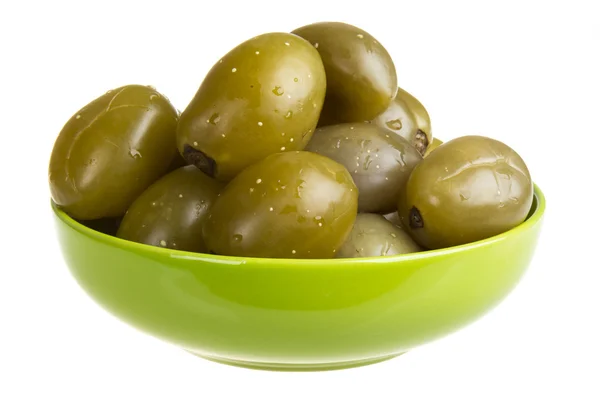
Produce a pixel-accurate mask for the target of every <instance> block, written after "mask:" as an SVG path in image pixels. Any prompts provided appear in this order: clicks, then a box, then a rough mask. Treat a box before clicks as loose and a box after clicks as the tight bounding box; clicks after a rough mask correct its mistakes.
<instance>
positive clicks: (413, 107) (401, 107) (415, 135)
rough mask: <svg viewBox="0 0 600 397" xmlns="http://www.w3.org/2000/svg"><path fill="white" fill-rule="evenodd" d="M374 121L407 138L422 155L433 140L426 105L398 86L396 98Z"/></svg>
mask: <svg viewBox="0 0 600 397" xmlns="http://www.w3.org/2000/svg"><path fill="white" fill-rule="evenodd" d="M372 122H373V123H374V124H377V125H379V126H381V127H384V128H386V129H388V130H390V131H392V132H394V133H396V134H398V135H400V136H401V137H403V138H405V139H407V140H408V141H409V142H410V143H412V144H413V146H414V147H415V148H417V150H418V151H419V153H421V154H422V155H424V154H425V151H426V150H427V147H428V146H429V143H430V142H431V140H432V135H431V120H430V118H429V113H427V109H425V106H423V104H422V103H421V102H420V101H419V100H418V99H417V98H415V97H414V96H413V95H411V94H410V93H408V92H407V91H405V90H403V89H402V88H400V87H398V93H397V94H396V98H394V100H393V101H392V103H391V104H390V106H389V107H388V108H387V109H386V110H385V111H384V112H383V113H381V114H379V115H378V116H377V117H375V118H374V119H373V120H372Z"/></svg>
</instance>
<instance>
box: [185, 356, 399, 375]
mask: <svg viewBox="0 0 600 397" xmlns="http://www.w3.org/2000/svg"><path fill="white" fill-rule="evenodd" d="M190 353H192V354H193V355H195V356H198V357H200V358H203V359H205V360H209V361H213V362H216V363H219V364H225V365H231V366H235V367H241V368H247V369H256V370H263V371H278V372H316V371H334V370H340V369H349V368H355V367H363V366H365V365H371V364H377V363H380V362H383V361H387V360H390V359H392V358H395V357H398V356H400V355H402V354H404V353H399V354H392V355H389V356H384V357H376V358H368V359H365V360H355V361H341V362H333V363H315V364H287V363H264V362H253V361H240V360H232V359H227V358H221V357H211V356H206V355H202V354H197V353H194V352H190Z"/></svg>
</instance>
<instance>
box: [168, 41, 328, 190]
mask: <svg viewBox="0 0 600 397" xmlns="http://www.w3.org/2000/svg"><path fill="white" fill-rule="evenodd" d="M325 90H326V78H325V69H324V67H323V63H322V61H321V59H320V57H319V53H318V52H317V50H315V48H314V47H313V46H312V45H310V43H309V42H307V41H306V40H304V39H302V38H300V37H298V36H296V35H293V34H289V33H267V34H263V35H260V36H257V37H255V38H253V39H250V40H248V41H245V42H243V43H241V44H240V45H238V46H237V47H235V48H234V49H232V50H231V51H230V52H229V53H228V54H227V55H225V56H224V57H223V58H222V59H221V60H220V61H219V62H217V63H216V64H215V65H214V66H213V67H212V69H211V70H210V71H209V73H208V75H207V76H206V78H205V79H204V81H203V82H202V84H201V85H200V88H199V89H198V91H197V92H196V94H195V96H194V98H193V99H192V100H191V102H190V103H189V105H188V106H187V107H186V109H185V110H184V111H183V113H182V114H181V120H180V122H179V126H178V129H177V147H178V149H179V151H180V153H181V154H182V155H183V157H184V159H185V160H186V162H187V163H188V164H195V165H196V166H197V167H198V168H200V169H201V170H203V171H204V172H206V174H208V175H209V176H212V177H215V178H216V179H219V180H223V181H229V180H231V179H232V178H233V177H234V176H235V175H237V174H238V173H239V172H240V171H241V170H243V169H244V168H246V167H248V166H249V165H251V164H253V163H255V162H257V161H259V160H262V159H263V158H265V157H267V156H268V155H270V154H273V153H278V152H282V151H296V150H302V149H304V147H305V146H306V143H307V142H308V141H309V139H310V138H311V136H312V134H313V133H314V130H315V127H316V125H317V122H318V120H319V114H320V112H321V109H322V107H323V101H324V100H325Z"/></svg>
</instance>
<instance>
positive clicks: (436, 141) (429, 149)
mask: <svg viewBox="0 0 600 397" xmlns="http://www.w3.org/2000/svg"><path fill="white" fill-rule="evenodd" d="M442 143H443V142H442V141H440V140H439V139H437V138H433V140H432V141H431V143H430V144H429V146H427V150H426V151H425V155H424V156H423V157H427V156H429V154H430V153H431V152H433V150H434V149H436V148H437V147H438V146H440V145H441V144H442Z"/></svg>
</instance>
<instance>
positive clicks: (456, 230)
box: [398, 135, 533, 249]
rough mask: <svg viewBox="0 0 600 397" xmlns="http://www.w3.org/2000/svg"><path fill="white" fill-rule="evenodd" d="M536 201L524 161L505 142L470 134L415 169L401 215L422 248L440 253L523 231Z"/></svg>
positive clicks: (444, 146) (429, 157)
mask: <svg viewBox="0 0 600 397" xmlns="http://www.w3.org/2000/svg"><path fill="white" fill-rule="evenodd" d="M532 201H533V182H532V180H531V176H530V173H529V170H528V169H527V166H526V164H525V162H524V161H523V159H522V158H521V157H520V156H519V155H518V154H517V153H516V152H515V151H514V150H513V149H511V148H510V147H509V146H507V145H505V144H504V143H502V142H500V141H497V140H494V139H491V138H487V137H482V136H475V135H470V136H463V137H460V138H456V139H453V140H451V141H448V142H446V143H444V144H443V145H441V146H439V147H438V148H437V149H436V150H434V151H432V152H431V153H430V154H429V155H428V156H427V157H426V158H425V159H424V160H423V161H422V162H420V163H419V164H418V165H417V166H416V167H415V169H414V170H413V172H412V174H411V176H410V178H409V180H408V183H407V185H406V190H405V194H402V195H401V197H400V200H399V203H398V215H399V216H400V219H401V220H402V223H403V224H404V226H405V230H407V231H408V232H409V233H410V234H411V236H412V237H413V239H414V240H415V241H416V242H417V243H418V244H419V245H421V246H423V247H426V248H429V249H438V248H446V247H451V246H456V245H460V244H466V243H470V242H474V241H479V240H482V239H485V238H488V237H492V236H495V235H497V234H500V233H503V232H505V231H507V230H509V229H511V228H513V227H515V226H517V225H518V224H520V223H522V222H523V221H524V220H525V219H526V217H527V215H528V213H529V210H530V208H531V204H532Z"/></svg>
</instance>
